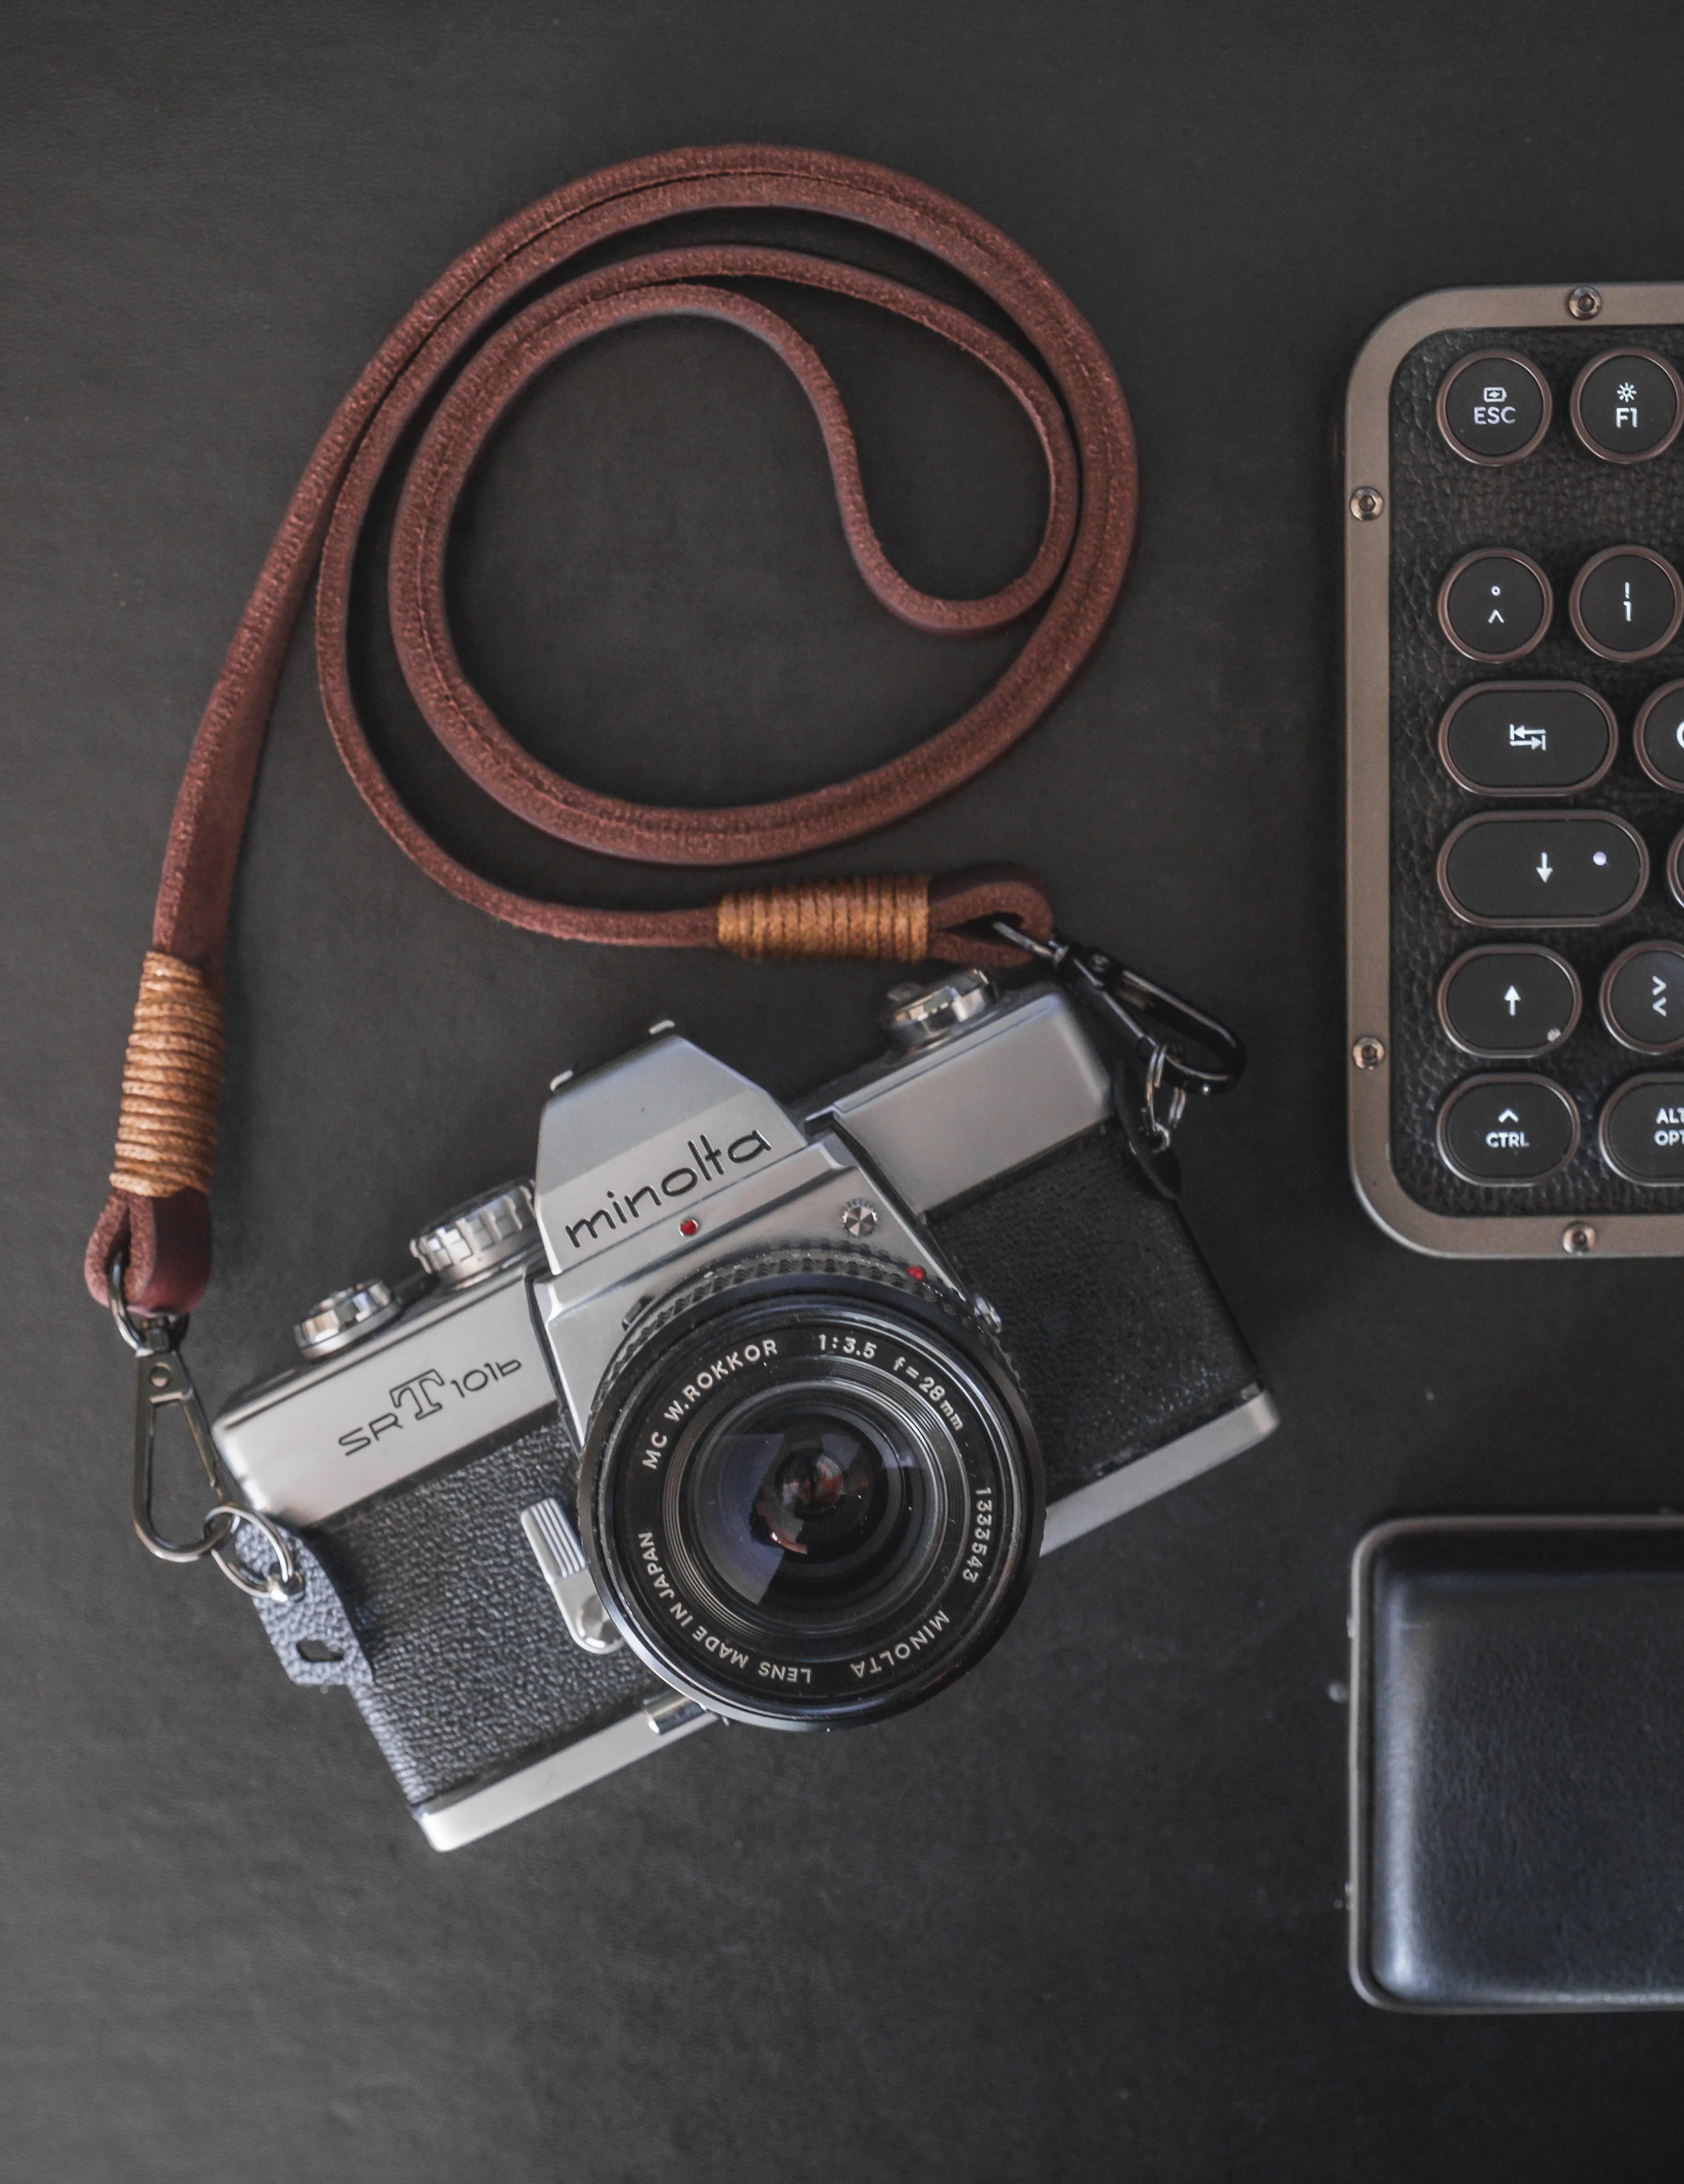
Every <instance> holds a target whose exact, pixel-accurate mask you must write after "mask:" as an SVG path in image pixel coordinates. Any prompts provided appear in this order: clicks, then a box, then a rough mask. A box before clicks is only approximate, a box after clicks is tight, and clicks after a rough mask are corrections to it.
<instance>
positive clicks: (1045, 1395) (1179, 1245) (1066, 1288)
mask: <svg viewBox="0 0 1684 2184" xmlns="http://www.w3.org/2000/svg"><path fill="white" fill-rule="evenodd" d="M930 1226H931V1228H932V1229H934V1232H935V1234H936V1237H937V1239H938V1240H939V1241H940V1244H941V1245H942V1248H943V1250H944V1251H947V1252H948V1253H949V1254H951V1257H952V1260H953V1262H954V1264H955V1266H956V1268H957V1269H958V1270H959V1272H960V1273H962V1274H963V1275H964V1276H965V1278H966V1279H967V1280H968V1281H969V1282H970V1283H971V1284H973V1287H974V1288H976V1289H978V1290H980V1291H981V1292H982V1294H983V1295H984V1296H985V1297H986V1298H987V1299H988V1300H989V1301H990V1304H992V1305H993V1306H994V1307H995V1311H996V1312H999V1314H1000V1316H1001V1341H1002V1343H1003V1344H1004V1345H1005V1347H1006V1354H1007V1355H1008V1356H1009V1357H1010V1358H1011V1360H1012V1364H1013V1366H1014V1367H1015V1368H1017V1372H1018V1377H1019V1379H1020V1380H1021V1382H1022V1384H1023V1393H1024V1395H1025V1396H1027V1397H1028V1399H1029V1415H1030V1416H1031V1417H1032V1418H1034V1422H1035V1425H1036V1428H1037V1429H1038V1431H1039V1432H1040V1440H1041V1452H1042V1455H1043V1457H1045V1460H1046V1498H1047V1500H1048V1502H1057V1500H1059V1498H1060V1497H1061V1496H1063V1495H1066V1494H1070V1493H1073V1492H1074V1491H1075V1490H1076V1489H1077V1488H1078V1487H1079V1486H1087V1485H1092V1483H1093V1482H1094V1480H1095V1479H1102V1478H1104V1477H1105V1476H1106V1474H1107V1473H1109V1472H1112V1471H1118V1470H1120V1469H1121V1468H1122V1467H1123V1466H1124V1464H1125V1463H1132V1462H1133V1461H1134V1460H1135V1458H1136V1457H1142V1456H1149V1455H1150V1454H1151V1452H1152V1451H1154V1450H1155V1449H1160V1448H1163V1446H1166V1444H1167V1443H1168V1442H1170V1441H1173V1440H1179V1438H1180V1437H1181V1435H1183V1434H1189V1433H1191V1432H1193V1431H1194V1430H1195V1429H1196V1428H1197V1427H1199V1426H1202V1425H1204V1424H1207V1423H1208V1422H1209V1421H1210V1420H1211V1419H1212V1418H1220V1417H1222V1416H1223V1415H1224V1412H1229V1411H1231V1410H1233V1409H1235V1407H1237V1406H1238V1405H1239V1404H1240V1403H1241V1402H1243V1401H1246V1400H1247V1399H1248V1398H1249V1397H1251V1396H1253V1395H1255V1394H1256V1393H1257V1367H1256V1366H1255V1365H1254V1364H1253V1363H1252V1358H1251V1356H1250V1354H1249V1352H1248V1351H1246V1346H1245V1344H1244V1343H1243V1342H1242V1341H1241V1339H1240V1335H1239V1333H1238V1330H1237V1329H1235V1325H1234V1323H1233V1321H1232V1320H1231V1319H1230V1318H1229V1315H1228V1307H1226V1305H1224V1302H1223V1301H1222V1296H1221V1293H1220V1291H1219V1290H1218V1288H1217V1286H1216V1284H1215V1282H1214V1281H1213V1279H1211V1274H1210V1271H1209V1269H1208V1268H1207V1266H1206V1265H1205V1262H1204V1261H1203V1259H1202V1257H1201V1256H1200V1255H1199V1249H1198V1246H1197V1245H1196V1244H1195V1243H1194V1241H1193V1238H1192V1234H1191V1231H1190V1229H1188V1227H1187V1224H1186V1223H1185V1221H1184V1220H1183V1218H1182V1217H1181V1215H1180V1213H1179V1212H1178V1211H1177V1209H1176V1208H1175V1207H1174V1206H1173V1205H1171V1204H1170V1203H1169V1201H1168V1200H1167V1199H1165V1198H1163V1197H1161V1196H1160V1195H1159V1194H1158V1193H1157V1191H1156V1190H1154V1189H1153V1188H1152V1186H1151V1184H1150V1183H1149V1182H1148V1181H1147V1180H1146V1177H1145V1176H1144V1175H1143V1174H1142V1173H1141V1172H1140V1167H1139V1165H1138V1163H1137V1162H1135V1158H1134V1156H1133V1155H1132V1154H1131V1153H1130V1152H1129V1148H1128V1145H1127V1143H1126V1142H1125V1140H1124V1138H1123V1137H1122V1135H1121V1134H1120V1133H1119V1132H1118V1131H1117V1130H1115V1129H1112V1128H1106V1129H1103V1130H1099V1131H1096V1132H1095V1133H1093V1134H1091V1135H1090V1136H1088V1137H1085V1138H1080V1139H1077V1140H1076V1142H1075V1143H1074V1144H1073V1145H1066V1146H1063V1147H1062V1148H1061V1149H1060V1150H1059V1151H1057V1152H1055V1153H1052V1154H1050V1155H1049V1156H1047V1157H1046V1159H1045V1160H1043V1161H1040V1162H1036V1163H1035V1164H1034V1166H1033V1167H1028V1168H1023V1169H1020V1170H1018V1173H1015V1174H1013V1175H1011V1176H1008V1177H1007V1178H1006V1179H1005V1180H1004V1181H1003V1182H1001V1183H998V1184H989V1185H987V1186H985V1187H984V1189H983V1190H979V1191H977V1192H975V1193H973V1194H972V1195H970V1196H968V1197H967V1198H965V1199H962V1200H959V1201H955V1202H954V1204H953V1205H952V1206H948V1207H946V1208H945V1209H943V1210H942V1211H940V1212H937V1213H936V1214H935V1215H934V1217H933V1218H932V1220H931V1223H930Z"/></svg>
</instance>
